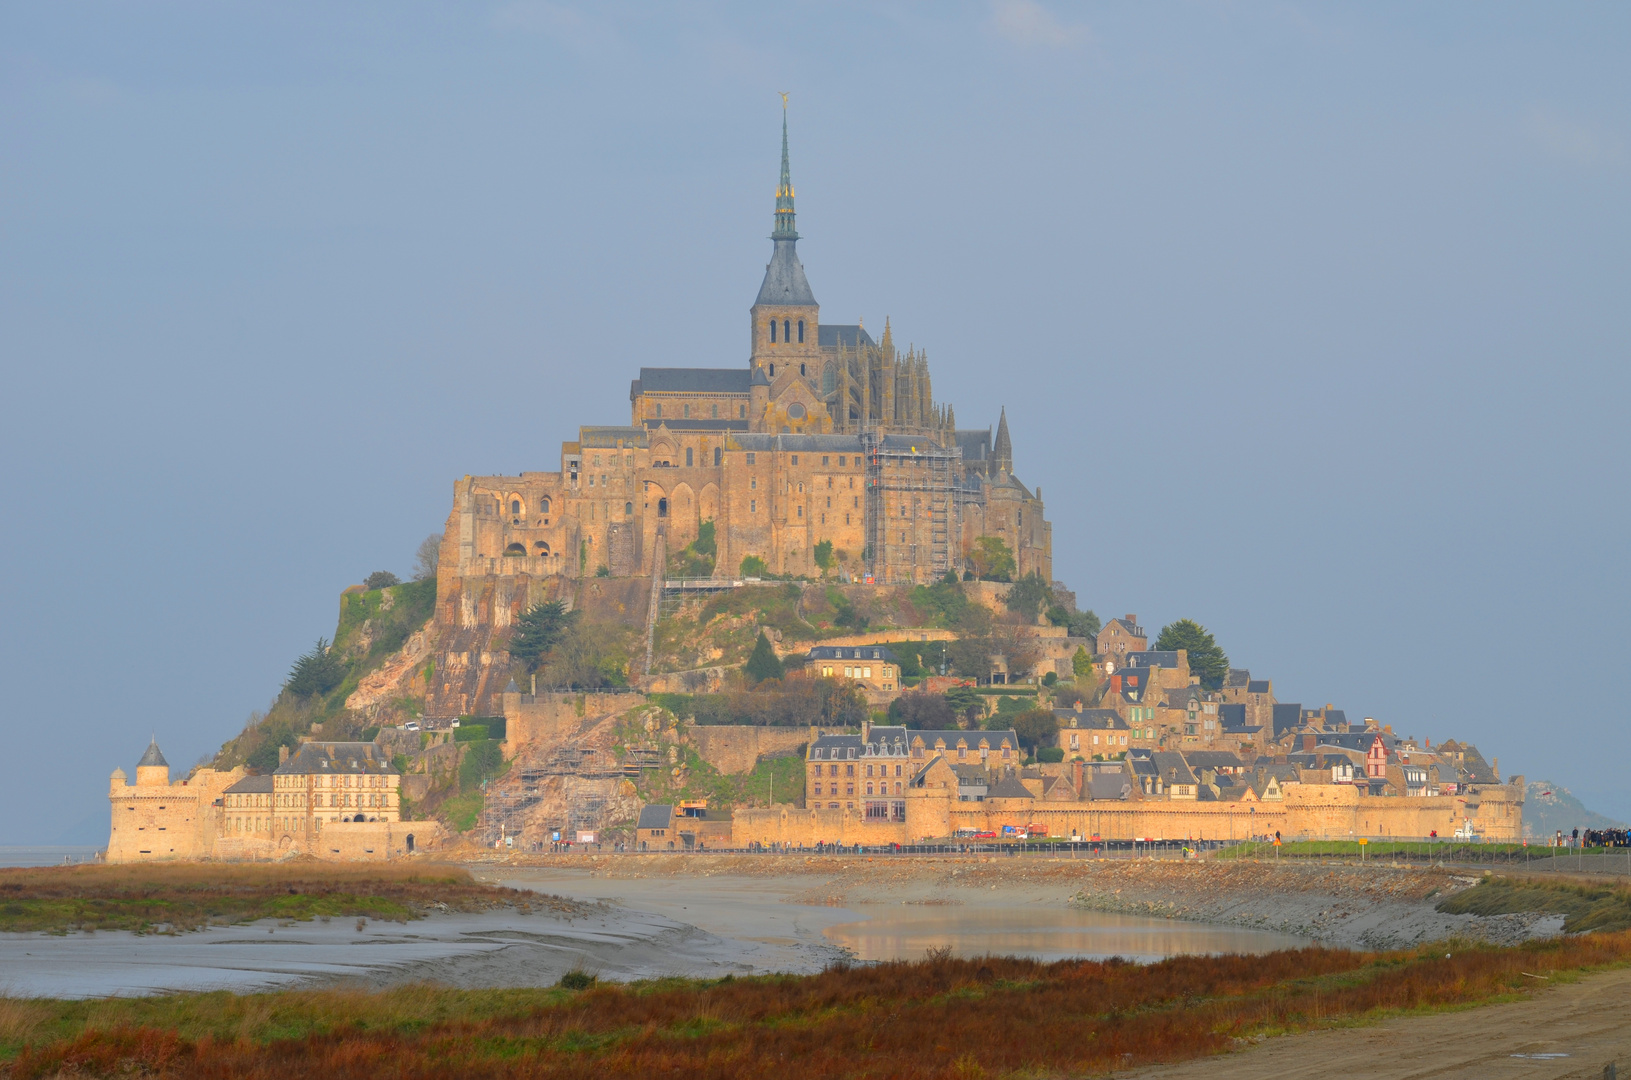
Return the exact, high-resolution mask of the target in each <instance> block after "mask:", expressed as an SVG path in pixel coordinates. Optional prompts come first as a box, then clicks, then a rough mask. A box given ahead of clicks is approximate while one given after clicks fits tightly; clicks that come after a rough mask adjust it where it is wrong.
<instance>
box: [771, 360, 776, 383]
mask: <svg viewBox="0 0 1631 1080" xmlns="http://www.w3.org/2000/svg"><path fill="white" fill-rule="evenodd" d="M770 377H771V378H772V379H774V378H775V377H776V365H775V364H771V365H770Z"/></svg>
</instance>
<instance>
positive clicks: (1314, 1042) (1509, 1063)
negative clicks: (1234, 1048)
mask: <svg viewBox="0 0 1631 1080" xmlns="http://www.w3.org/2000/svg"><path fill="white" fill-rule="evenodd" d="M1628 1017H1631V970H1619V971H1610V972H1604V973H1602V974H1598V975H1592V976H1589V977H1587V978H1583V979H1581V980H1580V981H1578V982H1574V983H1563V984H1561V985H1559V986H1556V987H1553V988H1551V989H1547V990H1544V991H1542V992H1541V993H1539V994H1536V995H1535V996H1534V997H1532V998H1529V999H1528V1000H1525V1001H1517V1002H1511V1003H1507V1004H1501V1005H1486V1006H1483V1007H1481V1008H1477V1009H1461V1010H1457V1011H1454V1012H1445V1013H1438V1014H1435V1015H1429V1016H1404V1017H1399V1018H1396V1019H1393V1020H1386V1021H1384V1022H1382V1023H1380V1024H1373V1025H1369V1026H1365V1027H1352V1028H1339V1029H1336V1030H1332V1031H1313V1032H1307V1033H1304V1034H1301V1035H1289V1036H1286V1037H1284V1038H1277V1039H1266V1040H1264V1041H1263V1042H1261V1043H1259V1044H1257V1045H1255V1046H1251V1047H1249V1048H1245V1049H1242V1050H1240V1051H1238V1052H1236V1053H1232V1054H1225V1055H1223V1056H1221V1057H1210V1058H1200V1059H1198V1060H1195V1061H1188V1062H1184V1063H1182V1064H1179V1065H1158V1066H1152V1067H1150V1068H1145V1069H1139V1070H1137V1071H1134V1072H1126V1073H1118V1074H1117V1075H1118V1076H1123V1077H1141V1078H1143V1080H1261V1078H1263V1077H1274V1078H1275V1080H1327V1078H1328V1077H1329V1076H1331V1075H1332V1073H1333V1072H1340V1073H1341V1074H1343V1075H1346V1076H1354V1077H1364V1078H1365V1080H1418V1078H1420V1080H1426V1078H1429V1077H1431V1078H1433V1080H1565V1078H1571V1080H1573V1078H1578V1080H1598V1078H1599V1077H1602V1076H1603V1075H1604V1073H1603V1066H1604V1065H1607V1064H1608V1063H1609V1062H1615V1063H1616V1064H1617V1069H1616V1071H1617V1073H1618V1075H1620V1076H1624V1075H1626V1070H1627V1068H1631V1019H1628Z"/></svg>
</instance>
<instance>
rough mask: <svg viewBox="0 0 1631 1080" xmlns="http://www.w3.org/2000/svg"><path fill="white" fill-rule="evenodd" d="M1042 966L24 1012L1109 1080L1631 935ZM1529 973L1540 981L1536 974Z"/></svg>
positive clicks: (248, 1052)
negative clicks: (1499, 945)
mask: <svg viewBox="0 0 1631 1080" xmlns="http://www.w3.org/2000/svg"><path fill="white" fill-rule="evenodd" d="M1449 951H1450V953H1451V955H1449V956H1446V955H1445V952H1444V951H1427V950H1419V951H1414V952H1406V953H1387V954H1380V955H1378V954H1364V953H1352V952H1343V951H1338V950H1326V949H1304V950H1297V951H1291V952H1282V953H1274V954H1270V955H1267V956H1254V957H1234V956H1224V957H1180V958H1175V959H1172V960H1167V961H1164V962H1162V963H1159V964H1154V965H1150V966H1147V967H1140V966H1137V965H1133V964H1128V963H1124V962H1118V961H1109V962H1104V963H1098V962H1085V961H1068V962H1062V963H1055V964H1042V963H1037V962H1033V961H1028V960H1018V959H1012V958H1008V959H999V958H987V959H983V960H956V959H951V958H948V957H932V958H930V959H928V960H925V961H921V962H917V963H909V964H883V965H879V966H876V967H867V968H852V969H847V970H831V971H827V972H824V973H822V974H820V975H813V976H803V977H793V976H785V977H771V978H760V979H742V980H725V981H721V982H713V983H678V982H671V983H661V984H652V985H644V986H599V987H595V988H593V989H589V990H585V991H582V992H578V993H569V992H566V991H562V990H553V991H455V990H441V989H436V988H429V987H420V988H414V989H413V990H411V991H394V992H389V993H384V994H374V995H370V994H362V993H351V994H338V993H315V994H298V993H288V994H277V995H256V996H249V997H233V996H231V995H203V996H180V997H174V998H164V999H154V1000H148V1001H134V1002H94V1003H21V1002H19V1003H15V1005H16V1006H17V1007H18V1008H22V1007H24V1006H27V1007H28V1008H30V1009H33V1010H36V1011H35V1012H33V1013H32V1014H31V1016H25V1015H24V1014H22V1013H17V1014H16V1015H15V1016H14V1018H13V1021H12V1023H11V1024H9V1025H8V1030H6V1031H5V1032H3V1033H0V1047H4V1049H5V1051H6V1052H7V1053H8V1054H10V1055H12V1056H11V1060H10V1062H9V1063H8V1064H7V1065H5V1066H4V1067H3V1068H0V1071H3V1072H4V1073H6V1074H9V1075H10V1076H14V1077H18V1078H23V1077H28V1078H34V1077H46V1076H55V1075H59V1074H62V1073H72V1074H76V1075H92V1076H112V1075H130V1074H142V1075H156V1076H167V1077H222V1076H233V1077H266V1078H268V1080H270V1078H272V1077H280V1078H282V1077H324V1078H348V1077H356V1078H358V1080H363V1078H366V1080H380V1078H382V1077H384V1078H408V1077H426V1078H429V1077H494V1076H498V1077H510V1076H514V1077H523V1076H549V1077H566V1078H579V1077H581V1078H584V1080H591V1078H592V1080H606V1078H608V1077H614V1076H640V1077H645V1076H661V1077H673V1078H684V1080H689V1078H701V1077H732V1078H766V1080H789V1078H790V1077H792V1076H795V1075H796V1076H797V1077H798V1078H799V1080H825V1078H829V1077H852V1076H854V1077H859V1076H867V1077H899V1078H916V1077H924V1078H930V1077H977V1076H987V1075H1003V1074H1008V1073H1014V1072H1039V1073H1045V1074H1053V1073H1065V1074H1082V1073H1102V1072H1105V1071H1107V1070H1109V1069H1112V1068H1122V1067H1126V1066H1129V1065H1137V1064H1141V1063H1148V1062H1154V1061H1173V1060H1178V1059H1181V1058H1187V1057H1195V1056H1199V1055H1203V1054H1208V1053H1215V1052H1217V1051H1220V1050H1222V1049H1225V1048H1227V1047H1229V1046H1230V1045H1231V1043H1232V1041H1233V1040H1234V1039H1237V1038H1243V1037H1248V1036H1252V1035H1258V1034H1263V1033H1274V1032H1280V1031H1288V1030H1295V1029H1299V1028H1306V1027H1311V1026H1318V1025H1320V1024H1322V1023H1329V1022H1333V1021H1338V1020H1344V1019H1348V1018H1353V1017H1362V1016H1366V1015H1371V1014H1377V1013H1380V1012H1390V1011H1398V1010H1406V1009H1430V1008H1437V1007H1444V1006H1450V1005H1458V1004H1465V1003H1471V1002H1477V1001H1483V1000H1488V999H1490V998H1493V997H1499V996H1502V995H1508V994H1513V993H1519V992H1523V991H1525V990H1527V989H1529V988H1531V987H1533V986H1536V985H1538V984H1539V983H1538V980H1536V979H1535V978H1533V976H1537V975H1541V976H1544V975H1549V974H1552V973H1555V972H1563V971H1574V970H1580V969H1584V968H1591V967H1601V966H1608V965H1613V964H1619V963H1623V962H1624V961H1626V960H1628V959H1631V935H1628V934H1611V935H1593V936H1590V937H1585V938H1569V939H1563V940H1559V941H1552V942H1545V943H1534V944H1530V945H1526V946H1523V947H1520V948H1515V949H1495V948H1477V947H1468V948H1466V949H1461V948H1452V949H1450V950H1449ZM1525 973H1527V974H1525Z"/></svg>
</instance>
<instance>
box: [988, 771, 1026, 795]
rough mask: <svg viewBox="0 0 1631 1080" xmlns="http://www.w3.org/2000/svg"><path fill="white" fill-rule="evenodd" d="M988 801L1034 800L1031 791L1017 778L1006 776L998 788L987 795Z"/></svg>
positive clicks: (1000, 781) (999, 782)
mask: <svg viewBox="0 0 1631 1080" xmlns="http://www.w3.org/2000/svg"><path fill="white" fill-rule="evenodd" d="M985 797H986V798H988V799H1034V798H1035V797H1036V796H1034V795H1032V794H1031V789H1030V788H1028V787H1026V786H1025V785H1024V784H1022V783H1020V782H1019V778H1018V777H1017V776H1005V777H1003V778H1002V779H1001V780H998V781H997V786H996V787H994V788H992V789H991V790H990V791H988V792H986V793H985Z"/></svg>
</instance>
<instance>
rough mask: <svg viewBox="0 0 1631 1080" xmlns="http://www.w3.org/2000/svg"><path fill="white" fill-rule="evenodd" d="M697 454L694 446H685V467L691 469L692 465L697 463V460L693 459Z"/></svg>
mask: <svg viewBox="0 0 1631 1080" xmlns="http://www.w3.org/2000/svg"><path fill="white" fill-rule="evenodd" d="M695 456H696V451H695V449H694V448H693V447H690V446H687V447H686V448H685V467H686V468H688V469H689V468H690V467H691V466H693V465H695V464H696V461H694V460H693V458H694V457H695Z"/></svg>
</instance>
